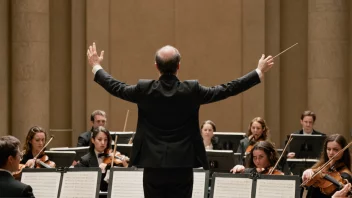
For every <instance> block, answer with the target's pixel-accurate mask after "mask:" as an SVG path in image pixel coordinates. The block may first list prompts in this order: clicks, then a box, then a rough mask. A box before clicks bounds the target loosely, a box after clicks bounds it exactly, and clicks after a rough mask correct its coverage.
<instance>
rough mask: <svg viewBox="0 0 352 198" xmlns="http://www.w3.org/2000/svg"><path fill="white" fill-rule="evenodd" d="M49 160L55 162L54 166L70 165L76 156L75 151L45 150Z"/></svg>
mask: <svg viewBox="0 0 352 198" xmlns="http://www.w3.org/2000/svg"><path fill="white" fill-rule="evenodd" d="M45 154H46V155H47V156H48V157H49V159H50V161H53V162H55V164H56V168H58V167H70V166H71V165H72V162H73V160H74V159H75V157H76V152H75V151H45Z"/></svg>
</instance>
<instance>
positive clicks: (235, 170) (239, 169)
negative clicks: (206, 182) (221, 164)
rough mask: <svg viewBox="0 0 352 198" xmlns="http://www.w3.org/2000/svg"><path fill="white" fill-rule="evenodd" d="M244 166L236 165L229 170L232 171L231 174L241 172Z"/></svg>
mask: <svg viewBox="0 0 352 198" xmlns="http://www.w3.org/2000/svg"><path fill="white" fill-rule="evenodd" d="M244 169H245V168H244V166H242V165H236V166H235V167H233V168H232V169H231V170H230V172H232V173H233V174H235V173H243V172H244Z"/></svg>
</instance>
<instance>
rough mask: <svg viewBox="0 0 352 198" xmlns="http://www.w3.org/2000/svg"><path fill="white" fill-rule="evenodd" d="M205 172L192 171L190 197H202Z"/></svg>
mask: <svg viewBox="0 0 352 198" xmlns="http://www.w3.org/2000/svg"><path fill="white" fill-rule="evenodd" d="M204 187H205V172H194V173H193V192H192V198H198V197H199V198H204Z"/></svg>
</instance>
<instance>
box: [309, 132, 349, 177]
mask: <svg viewBox="0 0 352 198" xmlns="http://www.w3.org/2000/svg"><path fill="white" fill-rule="evenodd" d="M329 142H336V143H338V144H339V145H340V146H341V148H344V147H345V146H346V145H347V141H346V139H345V137H343V136H342V135H340V134H333V135H329V136H328V137H327V138H326V139H325V142H324V147H323V150H322V152H321V155H320V159H319V161H318V162H317V163H315V164H314V165H313V166H312V168H313V169H314V168H318V167H320V166H321V165H323V164H325V162H327V161H329V157H328V154H327V152H326V150H327V147H328V143H329ZM340 162H342V163H344V164H345V165H346V167H347V168H348V169H349V170H351V155H350V150H349V148H347V149H346V150H345V151H344V152H343V155H342V157H341V159H339V160H338V161H337V162H336V163H340Z"/></svg>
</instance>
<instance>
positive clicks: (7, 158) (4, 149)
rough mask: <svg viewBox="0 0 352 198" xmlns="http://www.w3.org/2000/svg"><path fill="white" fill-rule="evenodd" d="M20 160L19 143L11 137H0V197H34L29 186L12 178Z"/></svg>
mask: <svg viewBox="0 0 352 198" xmlns="http://www.w3.org/2000/svg"><path fill="white" fill-rule="evenodd" d="M21 158H22V153H21V152H20V141H19V140H18V139H17V138H15V137H13V136H3V137H0V197H34V195H33V191H32V187H31V186H29V185H26V184H24V183H21V182H20V181H17V180H15V178H14V177H13V176H12V172H15V171H17V169H18V166H19V163H20V161H21Z"/></svg>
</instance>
